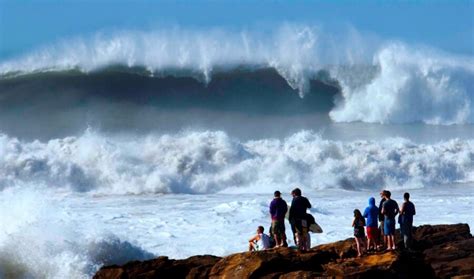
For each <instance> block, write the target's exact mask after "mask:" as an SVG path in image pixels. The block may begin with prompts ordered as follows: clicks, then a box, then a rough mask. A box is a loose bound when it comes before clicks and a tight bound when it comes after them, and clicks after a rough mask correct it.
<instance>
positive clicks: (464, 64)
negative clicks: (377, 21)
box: [330, 43, 474, 124]
mask: <svg viewBox="0 0 474 279" xmlns="http://www.w3.org/2000/svg"><path fill="white" fill-rule="evenodd" d="M374 65H378V66H379V67H380V72H379V73H378V74H377V75H376V76H375V77H374V78H373V79H372V80H370V81H369V82H367V83H365V84H362V85H359V86H354V84H353V82H352V80H351V79H356V80H359V79H360V75H359V76H357V75H356V77H355V78H354V77H351V75H350V73H348V72H347V71H346V72H341V73H338V71H337V69H336V70H335V71H334V73H333V74H334V76H337V79H338V80H339V82H340V84H341V85H342V88H343V89H342V91H341V92H342V95H343V96H342V98H341V99H340V101H339V102H338V103H337V106H336V108H335V109H333V110H332V111H331V112H330V116H331V118H332V119H333V120H335V121H337V122H351V121H364V122H371V123H406V122H424V123H428V124H460V123H474V83H473V80H474V60H473V59H472V58H471V57H461V56H455V55H450V54H447V53H442V52H440V51H435V50H433V49H429V48H426V47H409V46H407V45H405V44H402V43H391V44H388V45H387V46H385V47H383V48H381V50H380V51H378V53H377V54H376V55H375V56H374Z"/></svg>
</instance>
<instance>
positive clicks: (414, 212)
mask: <svg viewBox="0 0 474 279" xmlns="http://www.w3.org/2000/svg"><path fill="white" fill-rule="evenodd" d="M412 204H413V203H412ZM413 215H416V210H415V205H414V204H413Z"/></svg>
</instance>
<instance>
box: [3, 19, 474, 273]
mask: <svg viewBox="0 0 474 279" xmlns="http://www.w3.org/2000/svg"><path fill="white" fill-rule="evenodd" d="M473 80H474V58H473V57H467V56H462V55H457V54H451V53H446V52H443V51H441V50H436V49H433V48H431V47H428V46H419V45H408V44H406V43H403V42H400V41H383V40H374V39H371V40H368V39H364V37H363V36H362V35H360V34H357V33H355V32H354V31H351V32H349V34H347V36H344V38H342V39H341V38H336V37H334V36H330V35H328V34H324V33H323V32H321V30H320V28H312V27H308V26H300V25H286V26H283V27H282V28H280V29H278V30H276V31H274V32H270V33H268V34H257V33H255V32H244V31H242V32H230V31H224V30H206V31H196V30H183V29H171V30H166V31H153V32H151V31H150V32H142V31H127V32H124V31H123V32H115V33H111V34H107V35H104V34H96V35H94V36H90V37H81V38H74V39H69V40H64V41H62V42H58V43H56V44H53V45H49V46H45V47H43V48H40V49H38V50H35V51H32V52H30V53H26V54H24V55H22V56H20V57H15V58H9V59H7V60H4V61H1V62H0V130H1V133H0V191H1V192H0V218H1V220H2V223H1V225H0V277H2V278H3V277H8V278H88V277H90V276H91V275H92V274H94V272H95V271H96V270H97V269H98V268H99V267H100V266H101V265H103V264H114V263H117V264H120V263H124V262H126V261H128V260H134V259H147V258H152V257H156V256H159V255H166V256H169V257H171V258H183V257H188V256H191V255H195V254H215V255H227V254H230V253H234V252H238V251H242V250H245V249H246V240H247V239H248V238H249V237H250V235H251V234H252V232H254V231H255V228H256V226H258V225H264V226H265V228H267V229H268V226H269V224H270V220H269V216H268V213H267V211H268V208H267V206H268V203H269V202H270V200H271V198H272V193H273V191H275V190H277V189H278V190H280V191H281V192H282V193H283V198H284V199H286V200H287V201H288V202H290V195H289V192H290V190H291V189H293V188H294V187H295V186H298V187H300V188H301V189H302V190H303V195H305V196H307V197H308V198H309V199H310V201H311V202H312V204H313V205H314V208H313V209H311V213H312V214H313V215H314V216H315V217H316V219H317V221H318V223H319V224H320V225H321V226H322V227H323V230H324V233H323V234H318V235H313V245H315V244H318V243H323V242H329V241H335V240H339V239H343V238H347V237H350V236H351V235H352V228H351V226H350V224H351V220H352V211H353V210H354V209H355V208H359V209H363V208H365V206H366V203H367V199H368V198H369V197H370V196H375V197H376V198H378V197H377V194H378V192H379V191H380V190H381V189H385V188H387V189H390V190H391V191H392V192H393V193H394V197H395V199H396V200H397V201H399V202H401V200H402V194H403V192H405V191H409V192H410V193H411V195H412V200H413V202H414V203H415V204H416V206H417V216H416V218H415V225H417V224H424V223H431V224H435V223H459V222H464V223H468V224H469V225H470V226H471V228H472V227H473V226H474V220H473V218H472V211H473V206H474V194H473V190H474V125H473V123H474V103H473V102H474V91H473V82H472V81H473Z"/></svg>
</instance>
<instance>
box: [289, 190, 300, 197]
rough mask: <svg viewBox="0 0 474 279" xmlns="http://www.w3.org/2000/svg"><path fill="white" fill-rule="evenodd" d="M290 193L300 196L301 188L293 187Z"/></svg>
mask: <svg viewBox="0 0 474 279" xmlns="http://www.w3.org/2000/svg"><path fill="white" fill-rule="evenodd" d="M291 194H294V195H295V196H297V197H299V196H301V190H300V188H295V189H293V191H291Z"/></svg>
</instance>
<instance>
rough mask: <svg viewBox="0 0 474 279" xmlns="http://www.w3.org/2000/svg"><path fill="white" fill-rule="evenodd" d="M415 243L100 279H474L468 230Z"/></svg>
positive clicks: (427, 231) (136, 268) (421, 237)
mask: <svg viewBox="0 0 474 279" xmlns="http://www.w3.org/2000/svg"><path fill="white" fill-rule="evenodd" d="M396 235H399V232H398V231H397V234H396ZM413 237H414V242H413V251H403V250H399V251H390V252H376V253H374V254H366V255H364V256H362V257H360V258H357V257H356V254H357V252H356V250H355V242H354V239H353V238H348V239H346V240H342V241H338V242H333V243H329V244H323V245H318V246H315V247H313V248H312V249H311V250H310V251H308V252H305V253H300V252H298V251H295V250H293V249H290V248H275V249H270V250H266V251H260V252H243V253H237V254H232V255H229V256H226V257H216V256H211V255H203V256H193V257H190V258H187V259H183V260H173V259H169V258H168V257H158V258H156V259H153V260H148V261H143V262H140V261H132V262H129V263H127V264H124V265H122V266H117V265H113V266H105V267H102V268H101V269H100V270H99V271H98V272H97V273H96V274H95V276H94V279H112V278H113V279H128V278H142V279H146V278H282V279H284V278H321V277H323V278H325V277H350V278H372V277H374V278H375V277H377V278H453V277H455V278H474V238H473V237H472V235H471V233H470V229H469V226H468V225H467V224H455V225H423V226H419V227H416V228H414V233H413ZM401 246H402V243H399V247H401Z"/></svg>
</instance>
